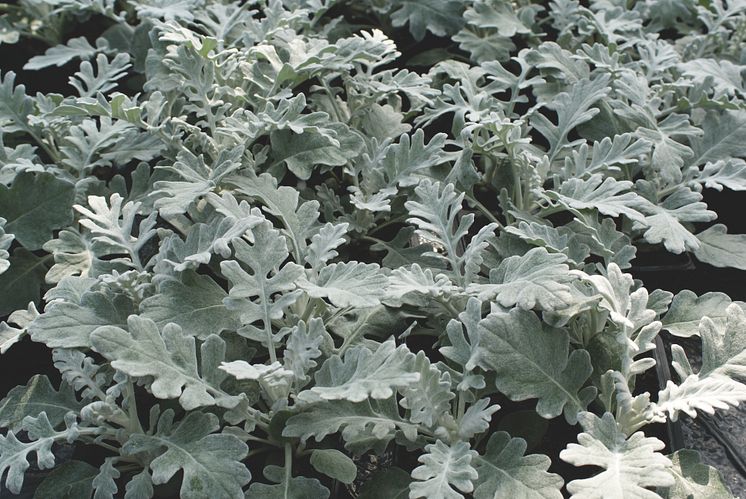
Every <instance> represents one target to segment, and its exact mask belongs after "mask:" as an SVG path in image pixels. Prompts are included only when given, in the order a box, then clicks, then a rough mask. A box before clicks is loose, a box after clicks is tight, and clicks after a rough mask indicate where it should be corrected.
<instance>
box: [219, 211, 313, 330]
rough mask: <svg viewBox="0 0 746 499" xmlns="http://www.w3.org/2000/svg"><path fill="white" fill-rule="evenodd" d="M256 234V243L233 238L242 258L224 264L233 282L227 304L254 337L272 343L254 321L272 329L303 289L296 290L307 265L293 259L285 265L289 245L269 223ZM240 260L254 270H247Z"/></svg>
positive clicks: (264, 224)
mask: <svg viewBox="0 0 746 499" xmlns="http://www.w3.org/2000/svg"><path fill="white" fill-rule="evenodd" d="M253 234H254V244H253V245H249V244H248V243H246V242H245V241H243V240H242V239H236V240H234V241H233V247H234V248H235V249H236V254H235V256H236V259H237V260H238V261H236V260H228V261H224V262H221V264H220V270H221V272H222V273H223V275H225V276H226V277H227V278H228V280H229V281H230V282H231V288H230V292H229V295H228V297H227V298H225V299H224V303H225V305H226V307H227V308H228V310H233V311H237V312H239V313H240V314H241V321H242V323H243V324H245V325H246V329H247V333H248V334H249V335H250V337H251V338H252V339H256V340H261V341H263V342H265V344H267V345H269V344H270V343H269V342H270V341H272V340H271V339H270V338H267V337H266V336H262V335H263V334H264V333H260V332H257V328H255V327H254V326H252V325H251V324H252V323H254V322H256V321H262V322H263V324H264V328H269V327H270V324H271V321H272V320H273V319H279V318H281V317H282V315H283V309H284V308H285V307H287V306H288V305H290V304H292V303H293V302H295V300H296V299H297V298H298V293H299V291H293V290H294V289H295V287H296V283H297V280H298V279H299V278H300V277H301V276H302V275H303V268H302V267H301V266H299V265H296V264H295V263H292V262H290V263H287V264H285V265H282V264H283V262H284V261H285V259H286V258H287V257H288V250H287V246H286V245H285V240H284V239H283V238H282V237H280V234H279V232H278V231H276V230H275V229H273V228H272V225H271V224H270V223H269V222H263V223H261V224H259V225H258V226H256V227H255V228H254V230H253ZM239 261H240V262H241V263H243V264H245V265H246V266H247V267H248V268H250V269H251V271H252V273H251V274H249V273H248V272H246V271H245V270H244V268H243V266H242V265H241V264H240V263H239ZM288 291H290V293H288ZM265 331H266V329H265Z"/></svg>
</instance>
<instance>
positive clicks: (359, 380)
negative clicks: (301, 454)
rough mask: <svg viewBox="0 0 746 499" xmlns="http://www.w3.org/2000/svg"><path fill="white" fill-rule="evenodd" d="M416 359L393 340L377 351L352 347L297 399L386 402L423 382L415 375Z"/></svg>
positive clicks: (320, 372)
mask: <svg viewBox="0 0 746 499" xmlns="http://www.w3.org/2000/svg"><path fill="white" fill-rule="evenodd" d="M414 358H415V356H414V354H413V353H411V352H410V351H409V350H408V349H407V347H406V346H405V345H399V346H398V347H397V346H396V344H395V343H394V340H393V338H391V339H389V340H387V341H385V342H383V343H381V345H380V346H379V347H378V348H377V349H376V351H375V352H372V351H370V350H368V349H367V348H365V347H353V348H350V349H349V350H347V351H346V352H345V354H344V357H340V356H338V355H334V356H332V357H330V358H329V359H328V360H327V361H326V362H324V364H323V365H322V366H321V368H320V369H319V370H318V371H317V372H316V376H315V378H316V384H315V385H314V386H313V387H312V388H310V389H309V390H306V391H305V392H301V393H300V394H298V398H300V399H301V400H308V401H314V400H318V399H319V398H321V399H324V400H349V401H351V402H362V401H363V400H365V399H367V398H372V399H387V398H389V397H391V396H392V395H393V394H394V389H402V388H406V387H409V386H411V385H413V384H414V383H417V382H418V381H419V380H420V374H419V373H417V372H414Z"/></svg>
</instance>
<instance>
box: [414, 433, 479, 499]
mask: <svg viewBox="0 0 746 499" xmlns="http://www.w3.org/2000/svg"><path fill="white" fill-rule="evenodd" d="M425 451H426V453H425V454H422V455H421V456H420V457H419V458H418V459H417V460H418V461H419V462H421V463H422V465H421V466H418V467H417V468H415V469H414V470H412V478H413V479H414V481H413V482H412V483H410V484H409V491H410V492H409V497H410V499H417V498H419V497H426V498H427V497H442V498H443V499H461V498H463V497H464V496H463V495H462V494H460V493H459V492H457V490H458V491H461V492H471V491H472V490H474V484H473V481H474V480H476V479H477V476H478V475H477V470H475V469H474V467H473V466H472V464H471V461H472V459H474V457H475V456H477V452H476V451H474V450H471V449H470V448H469V444H468V443H466V442H456V443H455V444H453V445H451V446H448V445H447V444H445V443H443V441H442V440H438V441H436V442H435V443H434V444H429V445H427V446H426V447H425Z"/></svg>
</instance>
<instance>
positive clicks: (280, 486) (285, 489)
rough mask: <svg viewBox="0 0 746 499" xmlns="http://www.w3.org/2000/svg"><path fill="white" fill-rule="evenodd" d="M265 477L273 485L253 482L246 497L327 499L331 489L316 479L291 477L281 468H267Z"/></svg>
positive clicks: (258, 498)
mask: <svg viewBox="0 0 746 499" xmlns="http://www.w3.org/2000/svg"><path fill="white" fill-rule="evenodd" d="M264 476H265V478H267V480H269V481H270V482H272V485H268V484H264V483H259V482H253V483H252V484H251V487H249V490H248V491H247V492H246V497H247V498H251V499H255V498H256V499H308V498H311V497H313V498H314V499H316V498H318V499H327V498H328V497H329V489H327V488H326V487H324V486H323V485H322V484H321V482H319V481H318V480H317V479H315V478H306V477H304V476H290V477H289V478H288V477H287V475H286V474H285V470H284V469H283V468H281V467H279V466H274V465H270V466H266V467H265V468H264Z"/></svg>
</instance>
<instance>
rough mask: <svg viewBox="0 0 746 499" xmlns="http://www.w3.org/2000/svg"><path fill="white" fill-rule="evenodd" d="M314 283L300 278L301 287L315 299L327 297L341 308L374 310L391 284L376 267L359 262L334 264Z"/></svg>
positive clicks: (321, 272)
mask: <svg viewBox="0 0 746 499" xmlns="http://www.w3.org/2000/svg"><path fill="white" fill-rule="evenodd" d="M313 280H314V282H310V281H309V280H308V279H301V280H300V281H299V282H298V287H300V288H301V289H303V290H304V291H305V292H306V293H308V295H309V296H311V297H313V298H328V299H329V301H330V302H331V303H332V305H334V306H335V307H338V308H344V307H358V308H364V307H375V306H376V305H378V304H379V303H380V300H381V298H382V297H383V296H384V295H385V294H386V286H387V284H388V279H386V276H385V275H384V274H383V273H382V272H380V267H379V266H378V265H377V264H375V263H368V264H366V263H359V262H345V263H332V264H331V265H327V266H325V267H322V269H321V271H320V272H319V275H318V277H316V278H314V279H313Z"/></svg>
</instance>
